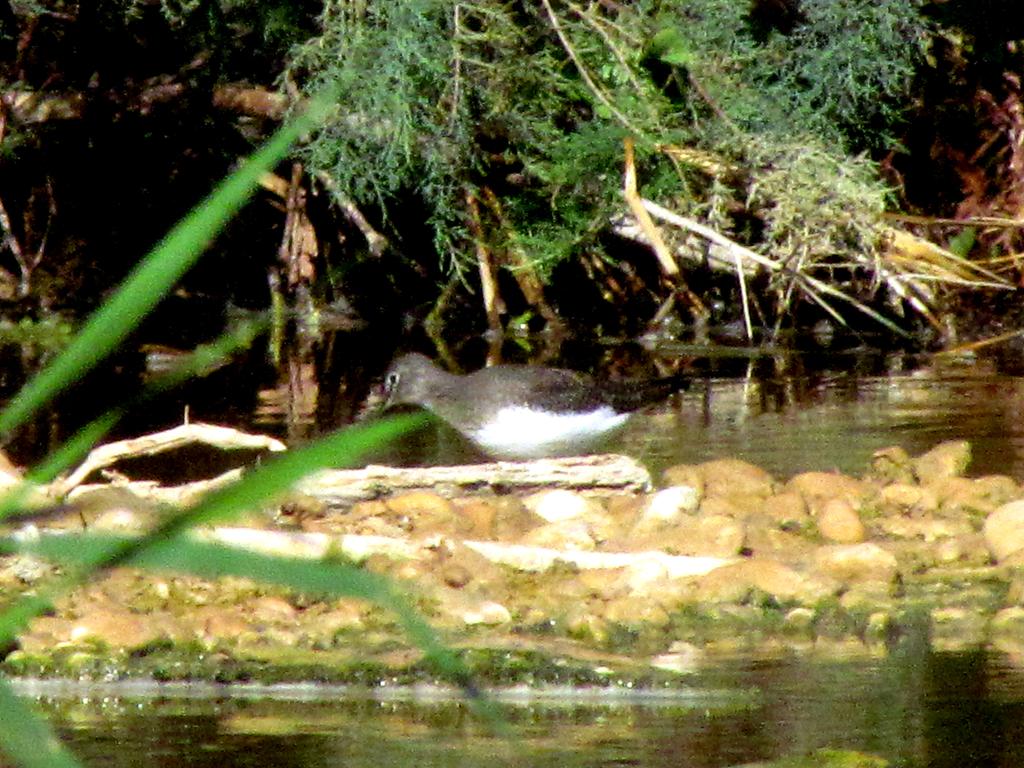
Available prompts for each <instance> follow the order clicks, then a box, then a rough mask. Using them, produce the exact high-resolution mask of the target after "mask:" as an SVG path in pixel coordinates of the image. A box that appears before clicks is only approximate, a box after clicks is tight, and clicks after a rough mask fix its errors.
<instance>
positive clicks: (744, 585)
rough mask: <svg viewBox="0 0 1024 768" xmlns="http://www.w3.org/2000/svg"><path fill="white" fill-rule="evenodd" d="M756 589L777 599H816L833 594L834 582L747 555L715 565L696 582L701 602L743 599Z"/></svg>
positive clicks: (775, 561)
mask: <svg viewBox="0 0 1024 768" xmlns="http://www.w3.org/2000/svg"><path fill="white" fill-rule="evenodd" d="M754 589H757V590H759V591H761V592H764V593H766V594H769V595H771V596H773V597H775V598H776V599H778V600H780V601H798V602H801V603H815V602H817V601H818V600H821V599H823V598H825V597H828V596H830V595H832V594H834V592H835V589H836V585H834V584H831V583H828V582H825V581H822V580H820V579H816V578H810V577H808V576H806V575H805V574H802V573H799V572H798V571H796V570H794V569H792V568H790V567H789V566H787V565H785V564H783V563H780V562H778V561H777V560H769V559H766V558H757V557H755V558H750V559H748V560H741V561H739V562H737V563H732V564H731V565H723V566H722V567H721V568H716V569H715V570H713V571H711V573H709V574H707V575H706V576H703V577H701V579H700V581H699V582H698V591H697V596H698V598H699V599H700V600H701V601H702V602H742V601H743V600H745V599H746V597H747V596H748V595H749V593H750V591H751V590H754Z"/></svg>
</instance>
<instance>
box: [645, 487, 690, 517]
mask: <svg viewBox="0 0 1024 768" xmlns="http://www.w3.org/2000/svg"><path fill="white" fill-rule="evenodd" d="M698 506H700V492H699V491H698V490H697V489H696V488H694V487H693V486H689V485H673V486H669V487H668V488H664V489H662V490H660V491H658V492H656V493H654V494H652V495H650V496H648V497H647V499H646V501H645V502H644V505H643V507H642V508H641V511H640V520H639V521H638V523H637V526H638V527H639V526H659V525H663V524H671V523H676V522H678V521H679V520H681V519H682V517H683V516H684V515H689V514H692V513H694V512H696V511H697V507H698Z"/></svg>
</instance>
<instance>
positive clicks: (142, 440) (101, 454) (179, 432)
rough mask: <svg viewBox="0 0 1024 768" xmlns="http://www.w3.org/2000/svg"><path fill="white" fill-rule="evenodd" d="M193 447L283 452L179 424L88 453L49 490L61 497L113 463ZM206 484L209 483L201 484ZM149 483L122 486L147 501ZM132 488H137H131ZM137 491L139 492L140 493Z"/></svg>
mask: <svg viewBox="0 0 1024 768" xmlns="http://www.w3.org/2000/svg"><path fill="white" fill-rule="evenodd" d="M194 443H205V444H206V445H212V446H214V447H215V448H222V449H224V450H239V449H247V450H267V451H283V450H285V444H284V443H282V442H281V441H280V440H275V439H274V438H272V437H267V436H266V435H252V434H248V433H246V432H241V431H239V430H237V429H232V428H230V427H220V426H217V425H215V424H202V423H194V424H182V425H180V426H177V427H174V428H172V429H166V430H164V431H162V432H154V433H152V434H149V435H143V436H142V437H135V438H131V439H129V440H118V441H117V442H113V443H107V444H106V445H101V446H99V447H98V448H95V449H94V450H92V451H91V452H90V453H89V455H88V456H86V458H85V461H83V462H82V463H81V464H80V465H79V466H78V467H77V468H76V469H75V470H74V471H73V472H72V473H71V474H70V475H68V476H67V477H66V478H64V479H63V480H58V481H57V482H56V483H54V485H53V488H54V490H55V491H56V495H58V496H64V495H66V494H67V493H68V492H69V491H70V490H71V489H73V488H75V487H76V486H78V485H81V483H82V482H83V481H84V480H85V479H86V478H87V477H88V476H89V475H91V474H92V473H93V472H95V471H96V470H98V469H103V468H104V467H109V466H110V465H112V464H114V463H115V462H117V461H120V460H122V459H126V458H135V457H138V456H153V455H156V454H158V453H164V452H165V451H171V450H174V449H176V448H182V447H184V446H186V445H192V444H194ZM203 482H204V483H209V482H211V481H203ZM152 485H153V484H152V483H135V484H133V483H128V484H126V486H127V487H128V488H129V490H133V491H135V492H137V493H138V495H140V496H143V497H146V498H151V497H152V495H153V494H152V493H151V492H146V488H149V489H150V490H151V489H152ZM132 486H141V487H140V488H135V487H132ZM140 491H141V492H140Z"/></svg>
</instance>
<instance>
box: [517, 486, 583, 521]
mask: <svg viewBox="0 0 1024 768" xmlns="http://www.w3.org/2000/svg"><path fill="white" fill-rule="evenodd" d="M523 504H524V505H525V506H526V508H527V509H528V510H530V511H531V512H533V514H535V515H537V517H539V518H541V519H542V520H546V521H547V522H549V523H558V522H561V521H563V520H577V519H584V520H586V519H589V518H592V517H594V516H596V515H598V514H600V513H601V512H603V510H602V508H601V505H600V504H599V503H598V502H596V501H594V500H593V499H588V498H587V497H585V496H583V495H582V494H579V493H575V492H573V491H566V490H562V489H556V490H552V491H541V492H540V493H535V494H533V495H531V496H527V497H526V498H525V499H523Z"/></svg>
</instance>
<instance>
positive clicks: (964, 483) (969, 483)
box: [928, 477, 1021, 515]
mask: <svg viewBox="0 0 1024 768" xmlns="http://www.w3.org/2000/svg"><path fill="white" fill-rule="evenodd" d="M1011 482H1012V481H1011ZM928 489H929V490H931V491H933V492H934V493H935V495H936V496H937V497H938V500H939V509H940V512H942V513H946V512H949V511H953V512H967V513H970V514H974V515H987V514H989V513H990V512H993V511H994V510H995V509H996V508H997V507H999V506H1001V505H1002V504H1005V503H1007V502H1009V501H1013V500H1014V499H1018V498H1020V496H1021V494H1020V491H1019V490H1018V489H1017V487H1016V484H1014V485H1013V486H1012V487H1011V488H1010V489H1008V488H1007V487H1006V486H1005V485H1002V484H1001V483H999V482H998V481H996V482H995V483H990V482H987V481H979V480H971V479H969V478H966V477H945V478H941V479H939V480H936V481H935V482H934V483H932V484H931V485H929V486H928ZM1008 490H1009V491H1010V492H1007V491H1008Z"/></svg>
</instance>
